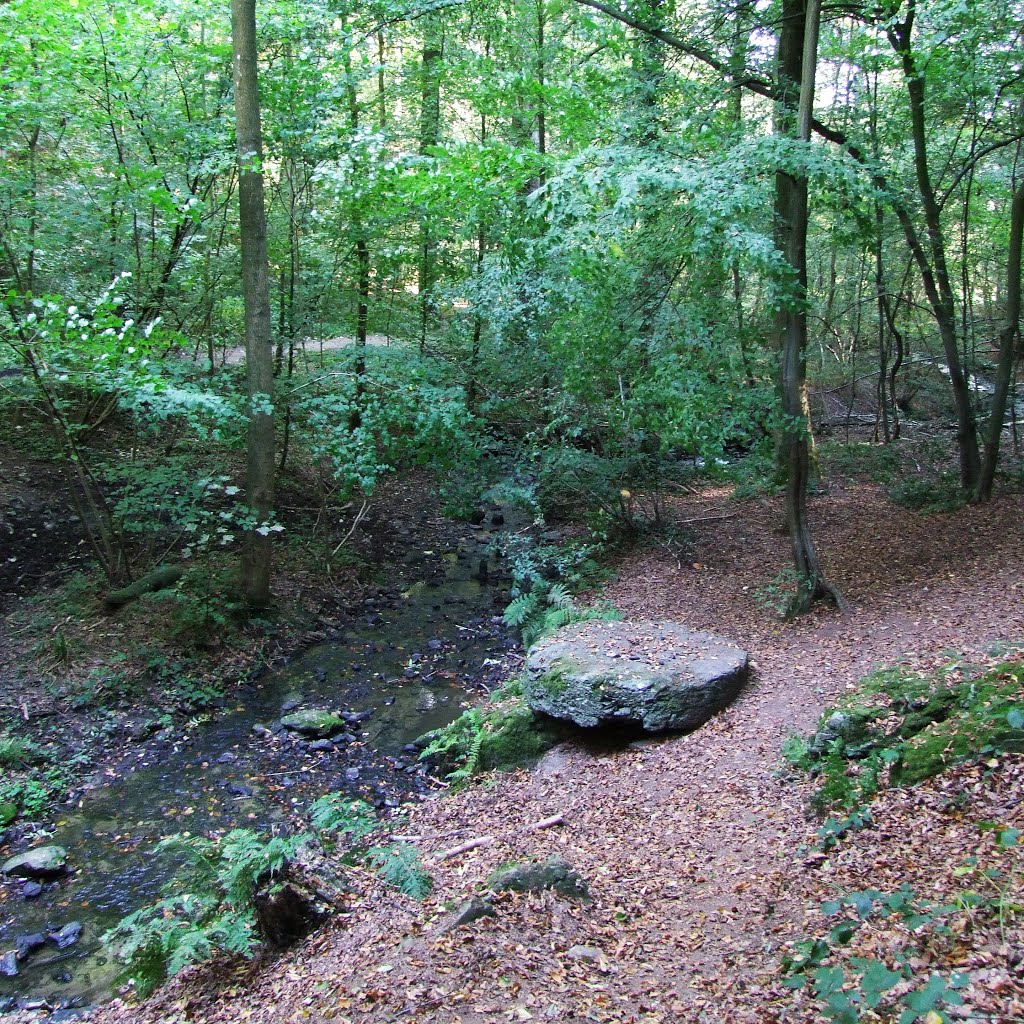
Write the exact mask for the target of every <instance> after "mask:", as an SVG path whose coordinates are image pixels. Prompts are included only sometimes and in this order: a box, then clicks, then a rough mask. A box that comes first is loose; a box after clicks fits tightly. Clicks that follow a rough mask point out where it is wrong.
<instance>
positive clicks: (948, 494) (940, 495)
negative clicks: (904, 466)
mask: <svg viewBox="0 0 1024 1024" xmlns="http://www.w3.org/2000/svg"><path fill="white" fill-rule="evenodd" d="M889 497H890V498H891V499H892V500H893V502H894V503H895V504H897V505H901V506H902V507H903V508H909V509H911V510H912V511H914V512H924V513H933V512H956V511H957V510H958V509H961V508H963V507H964V505H966V504H967V495H966V494H965V493H964V490H963V488H962V487H961V486H960V480H959V478H958V477H957V475H956V474H955V473H951V472H943V473H940V474H939V475H938V476H936V477H913V476H911V477H907V478H906V479H905V480H903V481H901V482H900V483H898V484H895V485H894V486H893V487H891V488H890V490H889Z"/></svg>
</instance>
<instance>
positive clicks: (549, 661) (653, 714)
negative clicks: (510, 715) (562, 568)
mask: <svg viewBox="0 0 1024 1024" xmlns="http://www.w3.org/2000/svg"><path fill="white" fill-rule="evenodd" d="M526 668H527V674H526V680H525V682H524V686H523V694H524V696H525V698H526V702H527V703H528V704H529V706H530V707H531V708H533V710H534V711H539V712H542V713H543V714H546V715H551V716H552V717H554V718H562V719H566V720H568V721H570V722H574V723H575V724H576V725H579V726H583V727H584V728H589V727H594V726H600V725H614V724H622V725H633V726H640V727H642V728H643V729H644V730H646V731H647V732H664V731H667V730H675V729H680V730H688V729H696V728H697V726H699V725H703V724H704V722H706V721H707V720H708V719H709V718H710V717H711V716H712V715H714V714H715V713H716V712H717V711H720V710H721V709H722V708H724V707H725V706H726V705H727V704H729V703H730V702H731V701H732V700H733V699H734V698H735V697H736V695H737V694H738V693H739V692H740V690H741V689H742V687H743V684H744V683H745V682H746V679H747V673H748V658H747V654H746V652H745V651H742V650H740V648H738V647H736V646H735V645H734V644H731V643H729V641H728V640H725V639H724V638H722V637H720V636H715V635H714V634H713V633H701V632H696V631H694V630H690V629H687V628H686V627H685V626H681V625H679V624H678V623H675V622H581V623H577V624H576V625H573V626H566V627H565V628H564V629H560V630H559V631H558V632H557V633H555V634H553V635H552V636H550V637H548V638H547V639H545V640H541V641H539V642H538V643H536V644H534V646H533V647H531V648H530V652H529V654H528V655H527V659H526Z"/></svg>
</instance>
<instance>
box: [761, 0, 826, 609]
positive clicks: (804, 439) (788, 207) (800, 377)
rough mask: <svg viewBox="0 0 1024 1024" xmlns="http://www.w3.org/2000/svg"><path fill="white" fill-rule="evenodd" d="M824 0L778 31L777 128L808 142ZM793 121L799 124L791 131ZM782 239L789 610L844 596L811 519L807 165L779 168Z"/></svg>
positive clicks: (790, 6)
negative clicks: (789, 289)
mask: <svg viewBox="0 0 1024 1024" xmlns="http://www.w3.org/2000/svg"><path fill="white" fill-rule="evenodd" d="M820 12H821V7H820V0H807V3H806V6H805V0H784V4H783V12H782V14H783V28H782V30H781V33H780V36H779V78H780V88H781V90H782V94H783V99H782V104H783V105H784V107H785V106H788V108H789V109H788V110H787V109H783V110H782V111H780V116H779V119H778V122H777V130H779V129H781V130H788V132H789V133H791V134H793V135H795V137H796V138H797V139H798V140H799V141H800V142H803V143H805V144H807V143H808V142H809V140H810V137H811V131H810V129H811V114H812V111H813V106H814V73H815V66H816V63H817V52H818V25H819V18H820ZM796 69H799V72H798V73H799V97H800V99H799V104H798V108H797V117H796V124H795V126H794V125H793V120H794V119H793V109H792V99H793V96H794V93H796V88H797V87H796V82H795V80H794V78H793V77H792V76H793V73H794V70H796ZM794 127H795V131H793V129H794ZM775 190H776V191H775V216H776V232H777V239H776V240H777V244H778V245H779V248H780V249H781V251H782V253H783V255H784V256H785V258H786V262H787V263H788V264H789V265H790V267H791V268H792V271H793V277H794V280H795V284H796V295H794V296H793V297H792V298H791V300H790V301H789V302H787V303H786V304H785V307H784V308H783V309H782V310H781V311H780V313H779V315H778V318H777V321H776V329H777V331H778V332H779V335H780V337H779V340H780V343H781V364H782V370H781V381H780V383H781V393H782V412H783V416H784V423H783V427H782V451H783V453H784V456H785V468H786V528H787V530H788V532H789V537H790V542H791V545H792V550H793V566H794V568H795V570H796V577H797V592H796V594H795V596H794V598H793V600H792V602H791V604H790V607H789V610H788V614H789V615H797V614H799V613H801V612H803V611H805V610H806V609H807V608H808V607H809V606H810V605H811V604H812V603H813V602H814V601H815V600H817V599H818V598H821V597H825V596H830V597H832V598H833V600H835V601H836V603H837V604H840V606H842V598H841V597H840V595H839V594H838V592H837V591H836V590H835V589H834V588H833V587H831V586H830V585H829V584H828V583H827V582H826V580H825V577H824V574H823V573H822V571H821V566H820V565H819V563H818V554H817V551H816V549H815V546H814V540H813V538H812V536H811V530H810V524H809V522H808V518H807V489H808V484H809V482H810V466H811V460H810V423H809V422H808V416H807V402H806V373H807V367H806V351H807V311H806V307H805V304H804V300H805V297H806V294H807V222H808V201H807V175H806V173H805V172H803V171H802V170H801V171H799V172H798V173H795V174H794V173H790V172H789V171H786V170H779V171H778V172H777V173H776V175H775Z"/></svg>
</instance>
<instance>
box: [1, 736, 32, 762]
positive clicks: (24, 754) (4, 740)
mask: <svg viewBox="0 0 1024 1024" xmlns="http://www.w3.org/2000/svg"><path fill="white" fill-rule="evenodd" d="M40 753H41V752H40V750H39V747H38V746H37V744H35V743H33V741H32V740H30V739H27V738H26V737H24V736H12V735H10V734H9V733H6V732H5V733H0V768H18V767H21V768H26V767H28V766H29V765H32V764H35V763H36V762H37V761H38V760H39V757H40Z"/></svg>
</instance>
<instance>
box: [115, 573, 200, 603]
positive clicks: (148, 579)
mask: <svg viewBox="0 0 1024 1024" xmlns="http://www.w3.org/2000/svg"><path fill="white" fill-rule="evenodd" d="M184 575H185V567H184V566H183V565H160V566H157V568H156V569H154V570H153V571H152V572H148V573H146V575H145V576H143V577H141V578H140V579H137V580H136V581H135V582H134V583H132V584H131V585H130V586H127V587H122V588H121V589H120V590H112V591H111V592H110V593H109V594H107V596H106V597H105V598H104V599H103V603H104V604H105V605H106V607H107V609H108V610H111V609H114V608H120V607H122V606H123V605H126V604H129V603H130V602H132V601H135V600H137V599H138V598H140V597H142V595H143V594H150V593H152V592H153V591H156V590H165V589H166V588H167V587H171V586H173V585H174V584H175V583H177V582H178V580H180V579H181V577H182V576H184Z"/></svg>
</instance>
